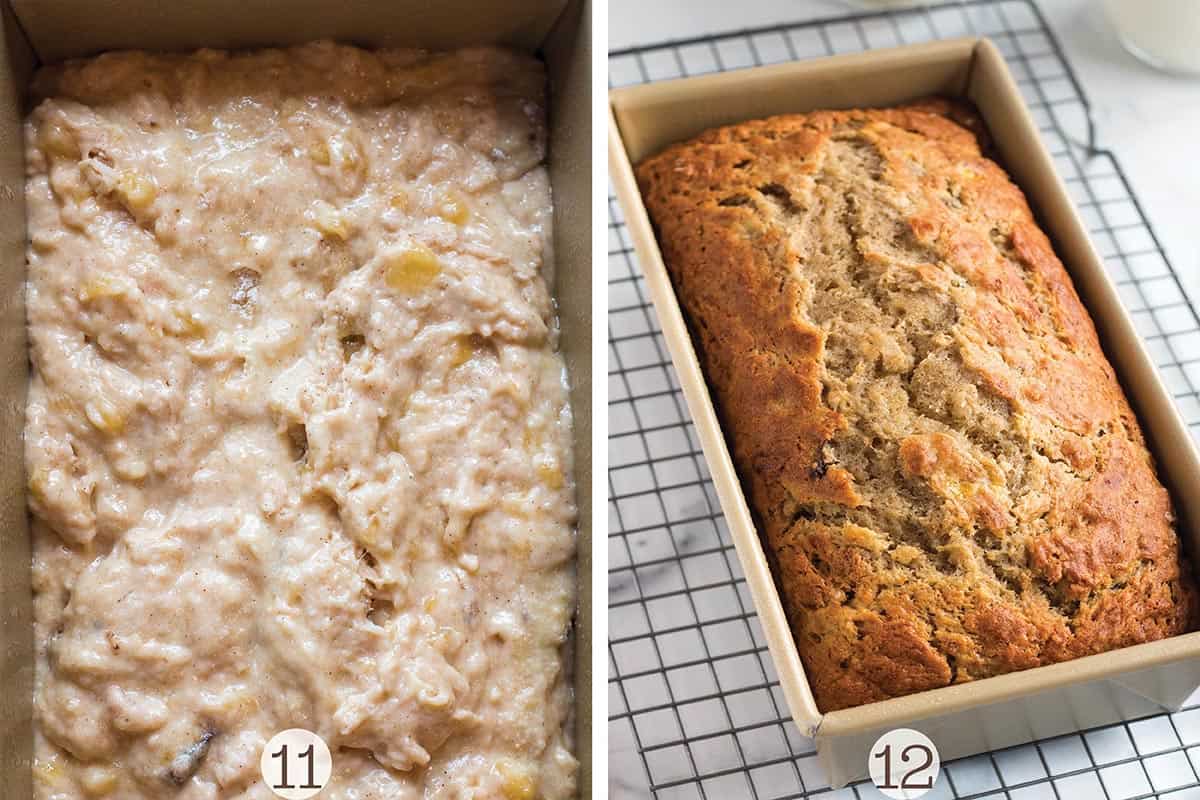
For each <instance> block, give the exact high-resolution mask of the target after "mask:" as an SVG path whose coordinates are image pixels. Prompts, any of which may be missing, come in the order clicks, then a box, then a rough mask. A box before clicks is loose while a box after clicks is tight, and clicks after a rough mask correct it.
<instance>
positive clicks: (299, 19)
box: [0, 0, 592, 800]
mask: <svg viewBox="0 0 1200 800" xmlns="http://www.w3.org/2000/svg"><path fill="white" fill-rule="evenodd" d="M280 12H281V8H280V4H279V3H277V2H273V0H204V2H187V3H161V2H157V1H156V0H106V1H105V2H101V3H97V2H86V1H85V0H0V15H2V17H0V24H2V26H3V39H2V41H0V46H2V47H3V48H4V50H3V62H2V66H3V69H0V212H2V213H0V259H2V260H3V261H2V263H3V265H4V268H3V270H2V271H0V366H2V368H3V372H2V377H0V488H2V489H3V493H2V495H0V690H2V691H0V774H2V775H3V776H4V779H3V781H0V800H29V798H30V797H31V796H32V786H31V778H32V769H31V767H32V765H31V757H32V741H33V737H32V728H31V705H32V696H33V615H32V608H31V602H30V594H31V591H30V574H29V566H30V565H29V558H30V555H29V532H28V521H27V511H26V505H25V478H24V466H23V451H22V444H21V433H22V428H23V425H24V411H25V390H26V382H27V380H28V358H27V355H26V350H25V348H26V342H25V317H24V308H23V305H22V290H23V282H24V279H25V212H24V207H23V198H24V164H23V153H22V148H21V120H22V117H23V114H24V111H25V110H26V108H25V99H24V93H25V88H26V86H27V85H28V83H29V79H30V77H31V76H32V74H33V71H34V69H36V67H37V66H38V65H39V64H40V63H49V62H54V61H58V60H61V59H65V58H72V57H78V56H88V55H94V54H96V53H100V52H103V51H106V50H120V49H149V50H192V49H195V48H199V47H218V48H249V47H263V46H283V45H291V44H300V43H302V42H305V41H311V40H313V39H319V38H332V39H336V40H339V41H343V42H347V43H351V44H357V45H360V46H364V47H385V46H408V47H425V48H430V49H447V48H453V47H461V46H467V45H477V44H503V45H507V46H511V47H516V48H519V49H522V50H525V51H528V52H533V53H537V54H539V55H540V56H541V57H542V58H543V59H544V60H545V62H546V65H547V71H548V73H549V80H550V90H549V112H550V117H549V123H550V148H549V167H550V181H551V184H552V191H553V195H554V251H555V276H556V285H555V287H554V289H555V296H556V298H557V300H558V310H559V314H560V319H561V324H562V332H563V336H562V340H561V341H562V347H563V351H564V355H565V357H566V362H567V369H568V372H569V374H570V380H571V394H570V399H571V405H572V411H573V414H574V418H575V441H574V448H575V480H576V485H577V486H578V487H579V488H578V492H577V495H578V503H579V539H578V544H579V548H578V575H579V604H578V607H577V611H576V620H575V640H574V656H573V658H574V680H575V702H576V709H575V710H576V713H575V723H576V750H577V756H578V758H579V760H580V767H581V768H580V773H579V786H580V795H581V797H583V798H588V797H590V796H591V780H592V779H591V723H592V715H591V699H592V690H591V683H592V681H591V674H592V670H591V663H592V658H591V622H590V621H591V608H592V605H591V575H592V567H591V519H592V511H591V485H592V470H591V466H592V461H591V442H592V430H591V419H592V409H591V397H592V389H591V378H592V374H591V363H592V345H591V335H592V317H591V308H592V305H591V275H592V270H591V245H592V242H591V166H590V165H591V158H590V154H591V133H590V132H591V121H592V120H591V102H590V97H591V29H590V24H591V12H590V4H589V3H588V2H587V0H515V1H510V2H503V1H502V0H484V1H483V2H479V1H478V0H441V2H438V3H429V2H424V0H346V1H345V2H338V3H328V2H324V0H295V1H294V2H290V3H288V4H287V9H286V13H280Z"/></svg>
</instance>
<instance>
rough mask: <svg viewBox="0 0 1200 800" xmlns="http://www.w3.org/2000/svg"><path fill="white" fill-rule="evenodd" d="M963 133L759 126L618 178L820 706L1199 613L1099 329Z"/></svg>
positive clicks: (1057, 656)
mask: <svg viewBox="0 0 1200 800" xmlns="http://www.w3.org/2000/svg"><path fill="white" fill-rule="evenodd" d="M973 129H974V130H980V126H979V125H978V121H977V118H976V117H974V115H973V112H972V111H971V110H970V109H967V108H965V107H963V106H960V105H958V104H952V103H950V102H946V101H940V100H933V101H928V102H923V103H919V104H915V105H912V106H907V107H901V108H890V109H877V110H858V111H834V112H824V111H823V112H816V113H811V114H801V115H789V116H780V117H773V118H770V119H765V120H757V121H753V122H746V123H743V124H740V125H733V126H730V127H726V128H720V129H717V130H712V131H708V132H707V133H704V134H703V135H701V136H699V137H697V138H696V139H693V140H692V141H689V142H685V143H682V144H677V145H674V146H672V147H670V148H668V149H667V150H666V151H665V152H663V153H661V154H659V155H657V156H654V157H652V158H649V159H647V160H646V161H644V162H642V163H641V164H640V165H639V167H638V169H637V174H638V179H639V182H640V184H641V189H642V194H643V197H644V199H645V203H646V207H647V209H648V210H649V212H650V216H651V219H652V220H653V222H654V224H655V227H656V229H657V232H658V236H659V241H660V243H661V246H662V251H663V255H664V257H665V260H666V263H667V267H668V269H669V271H670V274H671V277H672V279H673V282H674V286H675V290H676V292H677V294H678V297H679V301H680V303H681V305H682V306H683V308H684V310H685V313H686V316H687V318H688V321H689V323H690V326H691V329H692V334H693V339H694V342H695V344H696V348H697V350H698V352H699V354H700V358H701V362H702V364H703V367H704V370H705V374H706V376H707V379H708V382H709V385H710V386H711V388H712V390H713V393H714V395H715V400H716V403H717V406H718V412H719V414H720V416H721V419H722V422H723V425H724V430H725V434H726V436H727V437H728V441H729V443H730V446H731V450H732V452H733V455H734V460H735V462H736V464H737V467H738V470H739V472H740V474H741V478H742V481H743V484H744V486H745V488H746V490H747V492H748V495H749V499H750V504H751V507H752V508H753V509H754V513H755V515H756V517H757V521H758V524H759V526H760V529H761V532H762V533H763V535H764V537H765V539H766V542H767V545H768V551H769V553H770V556H771V559H772V562H773V566H774V569H775V570H776V578H777V581H778V583H779V585H780V588H781V589H782V594H783V596H784V600H785V604H786V608H787V611H788V615H789V618H790V621H791V625H792V629H793V633H794V635H795V637H796V642H797V646H798V647H799V650H800V654H801V657H802V659H803V662H804V665H805V669H806V672H807V675H808V680H809V682H810V684H811V685H812V688H813V691H814V693H815V695H816V700H817V704H818V706H819V707H820V708H821V710H823V711H833V710H836V709H839V708H845V707H848V706H854V705H859V704H862V703H868V702H873V701H876V700H883V699H886V698H889V697H896V696H898V695H904V694H909V693H911V692H917V691H921V690H924V689H932V688H935V687H939V686H945V685H947V684H952V683H961V682H964V681H970V680H974V679H978V678H983V677H987V676H992V675H997V674H1000V673H1005V672H1010V671H1013V670H1019V669H1025V668H1028V667H1033V666H1038V665H1042V664H1047V663H1051V662H1057V661H1064V660H1066V659H1071V658H1076V657H1079V656H1083V655H1088V654H1092V653H1098V652H1102V651H1107V650H1111V649H1114V648H1118V647H1123V646H1126V645H1131V644H1135V643H1139V642H1146V641H1149V640H1153V639H1160V638H1163V637H1167V636H1172V635H1175V634H1178V633H1182V632H1184V631H1186V630H1188V628H1189V626H1190V625H1191V624H1192V620H1193V618H1194V616H1195V608H1196V600H1195V598H1196V593H1195V591H1194V588H1193V583H1192V578H1191V575H1190V571H1189V568H1188V565H1187V563H1186V561H1185V559H1184V556H1183V555H1182V554H1181V550H1180V542H1179V539H1178V537H1177V536H1176V533H1175V530H1174V527H1173V525H1174V522H1173V514H1172V508H1171V500H1170V498H1169V496H1168V494H1167V492H1166V490H1165V489H1164V488H1163V486H1162V485H1161V484H1160V483H1159V481H1158V479H1157V478H1156V476H1155V472H1154V464H1153V461H1152V459H1151V456H1150V454H1149V452H1148V451H1147V449H1146V446H1145V443H1144V441H1143V439H1142V434H1141V431H1140V430H1139V429H1138V423H1137V420H1136V419H1135V418H1134V415H1133V413H1132V411H1131V410H1130V407H1129V404H1128V402H1127V401H1126V399H1125V397H1124V395H1123V394H1122V391H1121V387H1120V386H1119V385H1118V383H1117V379H1116V376H1115V374H1114V373H1113V370H1112V367H1111V366H1110V365H1109V363H1108V361H1107V360H1106V358H1105V356H1104V353H1103V352H1102V351H1101V349H1100V344H1099V341H1098V339H1097V336H1096V331H1095V328H1094V327H1093V325H1092V321H1091V319H1090V317H1089V316H1088V314H1087V312H1086V311H1085V310H1084V308H1083V306H1082V305H1081V304H1080V301H1079V298H1078V296H1077V295H1076V293H1075V290H1074V288H1073V287H1072V285H1071V280H1070V278H1069V277H1068V276H1067V273H1066V271H1065V270H1064V269H1063V266H1062V263H1061V262H1060V261H1059V260H1058V258H1057V257H1056V256H1055V254H1054V251H1053V249H1052V248H1051V245H1050V242H1049V240H1048V239H1047V238H1046V236H1045V235H1044V234H1043V233H1042V231H1041V230H1040V229H1039V228H1038V226H1037V223H1036V222H1035V221H1034V219H1033V215H1032V213H1031V212H1030V210H1029V207H1028V205H1027V204H1026V202H1025V198H1024V196H1023V195H1022V194H1021V191H1020V190H1019V189H1018V188H1017V187H1016V186H1015V185H1013V183H1012V181H1011V180H1009V178H1008V176H1007V175H1006V174H1005V172H1004V171H1003V170H1002V169H1001V168H1000V167H999V166H998V165H997V164H995V163H994V162H992V161H990V160H989V159H988V158H986V157H985V156H984V155H983V153H982V152H981V146H980V142H979V138H978V137H977V134H976V133H974V132H973Z"/></svg>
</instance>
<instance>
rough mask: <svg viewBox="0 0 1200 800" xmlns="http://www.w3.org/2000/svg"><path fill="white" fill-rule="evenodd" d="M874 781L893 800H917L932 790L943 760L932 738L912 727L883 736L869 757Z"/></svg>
mask: <svg viewBox="0 0 1200 800" xmlns="http://www.w3.org/2000/svg"><path fill="white" fill-rule="evenodd" d="M867 760H868V764H867V766H868V769H869V770H870V771H871V782H872V783H874V784H875V788H877V789H878V790H879V791H880V792H882V793H883V794H884V795H886V796H887V797H890V798H892V800H916V798H918V797H924V796H925V795H926V794H928V793H929V792H930V791H932V790H933V784H934V783H935V782H936V781H937V778H938V775H939V774H940V772H941V767H942V760H941V758H940V757H939V756H938V751H937V747H935V746H934V744H933V742H931V741H929V737H928V736H926V735H925V734H923V733H921V732H920V731H914V730H912V729H911V728H897V729H896V730H894V731H888V732H887V733H885V734H884V735H883V736H880V737H879V738H878V739H877V740H876V741H875V744H874V745H872V746H871V752H870V755H868V756H867Z"/></svg>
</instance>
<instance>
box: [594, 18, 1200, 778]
mask: <svg viewBox="0 0 1200 800" xmlns="http://www.w3.org/2000/svg"><path fill="white" fill-rule="evenodd" d="M961 35H985V36H988V37H990V38H992V39H993V41H995V43H996V44H997V45H998V46H999V47H1000V49H1001V51H1002V52H1003V53H1004V55H1005V57H1006V58H1007V60H1008V62H1009V65H1010V67H1011V68H1012V69H1013V71H1014V73H1015V75H1016V78H1017V80H1018V83H1019V85H1020V87H1021V89H1022V92H1023V93H1024V96H1025V98H1026V100H1027V101H1028V103H1029V106H1030V108H1031V110H1032V112H1033V114H1034V117H1035V119H1036V121H1037V123H1038V125H1039V128H1040V130H1041V133H1042V135H1043V137H1044V139H1045V142H1046V143H1047V145H1048V147H1049V149H1050V151H1051V152H1052V154H1053V156H1054V161H1055V164H1056V167H1057V169H1058V170H1059V172H1060V174H1061V175H1062V176H1063V178H1064V179H1065V180H1066V182H1067V185H1068V187H1069V188H1070V190H1071V193H1072V194H1073V199H1074V200H1075V202H1076V204H1077V206H1078V208H1079V209H1080V211H1081V213H1082V214H1083V216H1084V219H1085V221H1086V223H1087V224H1088V227H1089V228H1090V229H1091V234H1092V237H1093V241H1094V242H1095V244H1096V246H1097V247H1098V249H1099V250H1100V253H1101V255H1103V256H1104V258H1105V261H1106V265H1107V267H1108V269H1109V271H1110V274H1111V275H1112V276H1113V279H1114V280H1115V281H1116V283H1117V285H1118V287H1119V289H1120V292H1121V297H1122V299H1123V301H1124V302H1125V304H1126V307H1127V308H1128V309H1129V311H1130V312H1131V313H1132V314H1133V317H1134V320H1135V321H1136V323H1137V326H1138V330H1139V333H1140V334H1141V335H1142V337H1143V338H1144V340H1145V341H1146V343H1147V345H1148V347H1149V348H1150V351H1151V353H1152V355H1153V357H1154V359H1155V362H1156V363H1157V364H1158V367H1159V370H1160V372H1161V374H1162V376H1163V378H1164V380H1165V381H1166V383H1167V385H1168V386H1169V387H1170V389H1171V391H1172V393H1173V395H1174V397H1175V399H1176V402H1177V403H1178V404H1179V407H1180V409H1181V411H1182V413H1183V415H1184V418H1185V419H1186V421H1187V422H1188V425H1189V427H1190V430H1191V431H1192V432H1193V435H1195V436H1197V438H1198V439H1200V393H1198V391H1197V390H1198V387H1200V320H1198V319H1197V315H1196V311H1195V309H1194V308H1193V307H1192V306H1191V305H1190V304H1189V302H1188V300H1187V297H1186V295H1185V293H1184V291H1183V289H1182V287H1181V285H1180V282H1179V279H1178V277H1177V276H1176V274H1175V272H1174V270H1173V269H1172V267H1171V265H1170V263H1169V262H1168V260H1167V257H1166V254H1165V252H1164V251H1163V248H1162V246H1161V244H1160V243H1159V241H1158V239H1157V238H1156V237H1155V235H1154V232H1153V230H1152V229H1151V227H1150V225H1149V223H1148V222H1147V220H1146V217H1145V214H1144V213H1143V211H1142V208H1141V206H1140V205H1139V203H1138V201H1137V199H1136V198H1135V197H1134V195H1133V193H1132V191H1131V189H1130V186H1129V183H1128V181H1127V180H1126V178H1125V175H1124V174H1123V173H1122V171H1121V168H1120V166H1119V165H1118V163H1117V161H1116V159H1115V158H1114V157H1113V155H1112V153H1110V152H1107V151H1104V150H1100V149H1097V148H1096V146H1095V139H1094V135H1093V130H1092V127H1091V122H1090V115H1089V110H1088V105H1087V101H1086V99H1085V97H1084V95H1083V92H1082V91H1081V89H1080V86H1079V83H1078V81H1077V80H1076V78H1075V76H1074V74H1073V73H1072V71H1071V68H1070V66H1069V64H1068V63H1067V61H1066V59H1065V58H1064V56H1063V52H1062V49H1061V48H1060V47H1059V45H1058V43H1057V41H1056V40H1055V38H1054V35H1053V34H1052V32H1051V31H1050V29H1049V27H1048V26H1047V24H1046V21H1045V19H1044V18H1043V16H1042V14H1041V13H1040V11H1039V10H1038V8H1037V6H1036V5H1034V3H1033V2H1032V0H1000V2H985V1H982V0H981V1H978V2H961V3H952V4H947V5H938V6H929V7H919V8H909V9H903V10H892V11H881V12H876V13H864V14H857V15H854V16H848V17H841V18H837V19H827V20H819V21H814V22H804V23H800V24H795V25H782V26H777V27H771V28H764V29H758V30H749V31H738V32H735V33H729V34H722V35H718V36H712V37H705V38H700V39H690V40H681V41H676V42H669V43H664V44H659V45H651V46H647V47H639V48H635V49H628V50H621V51H615V52H613V53H611V54H610V67H609V75H610V84H611V85H612V86H622V85H627V84H633V83H645V82H649V81H654V80H661V79H666V78H673V77H680V76H687V75H694V74H699V73H702V72H714V71H720V70H727V69H736V68H739V67H745V66H753V65H757V64H765V63H771V62H777V61H785V60H796V59H802V58H809V57H815V56H823V55H829V54H834V53H842V52H853V51H858V50H864V49H868V48H874V47H887V46H892V45H897V44H903V43H911V42H920V41H929V40H933V39H943V38H950V37H954V36H961ZM608 202H609V228H608V238H609V254H608V270H609V283H608V292H609V359H610V371H609V373H608V382H609V397H610V400H609V407H608V414H609V464H610V466H609V504H608V508H609V537H608V546H609V564H610V566H609V608H610V612H609V620H610V622H609V637H610V638H609V701H610V716H609V741H610V794H611V797H612V798H613V799H614V800H622V799H623V798H629V797H645V796H648V795H653V796H654V797H656V798H660V799H662V800H667V799H668V798H669V799H670V800H675V798H704V799H706V800H733V799H734V798H754V799H755V800H760V799H761V800H766V799H767V798H809V797H820V798H822V800H842V799H843V798H860V799H865V798H876V797H882V795H881V794H880V793H879V792H878V790H876V789H874V788H873V787H871V786H869V785H858V786H852V787H847V788H844V789H841V790H836V791H835V790H832V789H830V788H829V786H828V782H827V778H826V777H825V776H824V775H823V774H822V771H821V769H820V768H819V766H818V765H817V763H816V755H815V751H814V749H813V746H812V742H811V741H810V740H809V739H807V738H805V737H804V736H802V735H801V734H800V732H799V731H798V730H797V728H796V726H795V725H794V724H793V723H792V721H791V719H790V717H789V715H788V712H787V706H786V704H785V702H784V700H783V696H782V693H781V691H780V688H779V683H778V679H777V677H776V674H775V671H774V668H773V666H772V664H771V660H770V656H769V655H768V653H767V649H766V642H765V640H764V638H763V635H762V632H761V630H760V628H759V624H758V620H757V618H756V617H755V614H754V608H753V605H752V603H751V601H750V597H749V593H748V591H747V588H746V585H745V581H744V578H743V576H742V573H741V569H740V567H739V565H738V562H737V557H736V554H735V553H734V551H733V544H732V541H731V540H730V537H729V535H728V531H727V530H726V528H725V522H724V518H723V517H722V515H721V511H720V507H719V505H718V503H717V500H716V495H715V492H714V490H713V487H712V484H711V481H710V479H709V475H708V472H707V469H706V466H705V463H704V458H703V455H702V453H701V452H700V447H699V442H698V440H697V438H696V435H695V431H694V429H693V427H692V423H691V420H690V418H689V416H688V413H687V408H686V406H685V404H684V401H683V397H682V395H681V394H680V392H679V384H678V381H677V379H676V376H675V373H674V370H673V368H672V366H671V363H670V358H669V356H668V354H667V351H666V347H665V345H664V343H663V341H662V335H661V332H660V329H659V325H658V321H657V318H656V317H655V314H654V310H653V308H652V307H651V306H650V303H649V301H648V300H647V295H646V291H645V287H644V286H643V278H642V275H641V273H640V270H639V268H638V265H637V263H636V260H635V258H634V255H633V251H632V247H631V245H630V241H629V237H628V236H627V234H626V231H625V227H624V224H623V220H622V217H621V211H620V208H619V207H618V205H617V203H616V200H615V198H613V197H612V196H611V192H610V196H609V201H608ZM1195 701H1196V705H1195V707H1192V706H1191V704H1189V707H1188V708H1186V709H1185V710H1183V711H1181V712H1179V713H1176V714H1156V713H1153V709H1152V708H1150V707H1147V709H1146V712H1145V713H1146V716H1145V717H1144V718H1142V719H1139V720H1137V721H1134V722H1130V723H1125V724H1121V725H1115V726H1110V727H1107V728H1101V729H1094V730H1088V731H1083V732H1081V733H1077V734H1071V735H1069V736H1064V737H1059V738H1056V739H1051V740H1046V741H1042V742H1037V743H1034V744H1030V745H1024V746H1022V747H1017V748H1010V749H1008V750H1002V751H997V752H994V753H989V754H983V755H979V756H975V757H972V758H968V759H963V760H960V761H957V762H953V763H951V764H949V765H945V766H944V767H943V772H942V775H943V777H942V779H941V780H939V782H938V785H937V787H936V788H935V790H934V792H933V793H931V794H930V795H927V797H929V798H930V800H939V799H944V798H960V799H961V800H967V798H971V799H973V800H999V798H1006V799H1007V800H1039V799H1040V798H1057V799H1058V800H1091V798H1101V797H1103V798H1106V799H1107V800H1136V799H1137V798H1149V797H1162V798H1171V799H1172V800H1198V799H1200V771H1198V770H1200V696H1198V697H1197V698H1195Z"/></svg>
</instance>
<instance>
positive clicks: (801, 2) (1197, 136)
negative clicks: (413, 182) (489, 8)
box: [609, 0, 1200, 304]
mask: <svg viewBox="0 0 1200 800" xmlns="http://www.w3.org/2000/svg"><path fill="white" fill-rule="evenodd" d="M1038 5H1039V6H1040V7H1041V9H1042V11H1043V13H1044V14H1045V15H1046V17H1047V19H1048V20H1049V21H1050V25H1051V27H1052V28H1053V29H1054V32H1055V34H1056V35H1057V36H1058V38H1059V41H1060V42H1061V43H1062V45H1063V48H1064V50H1065V51H1066V55H1067V59H1068V60H1069V61H1070V63H1071V66H1072V67H1073V68H1074V69H1075V72H1076V74H1077V75H1078V77H1079V80H1080V82H1081V83H1082V84H1083V89H1084V91H1085V92H1086V94H1087V96H1088V98H1089V99H1090V101H1091V104H1092V111H1093V117H1094V119H1095V122H1096V127H1097V139H1098V144H1099V145H1100V146H1102V147H1108V148H1111V149H1112V150H1113V151H1114V152H1115V153H1116V155H1117V158H1118V159H1119V160H1120V163H1121V166H1122V167H1123V168H1124V170H1125V172H1126V174H1127V176H1128V178H1129V181H1130V183H1131V184H1132V185H1133V190H1134V193H1135V194H1136V195H1137V197H1138V199H1139V200H1141V202H1142V205H1143V207H1144V208H1145V211H1146V215H1147V217H1148V218H1149V220H1150V223H1151V225H1152V226H1153V228H1154V230H1155V232H1156V233H1157V234H1158V237H1159V239H1160V240H1161V241H1162V244H1163V246H1164V247H1165V248H1166V251H1167V256H1168V257H1169V258H1170V259H1171V263H1172V264H1173V265H1174V266H1175V269H1176V271H1177V273H1178V274H1179V277H1180V280H1181V281H1182V282H1183V283H1184V285H1185V288H1186V289H1187V291H1188V292H1189V294H1190V295H1191V297H1192V302H1193V303H1194V304H1195V303H1200V153H1198V152H1197V150H1196V143H1197V142H1198V141H1200V79H1197V78H1185V77H1179V76H1174V75H1168V74H1165V73H1162V72H1158V71H1156V70H1154V69H1152V68H1150V67H1147V66H1145V65H1143V64H1142V63H1141V62H1139V61H1138V60H1136V59H1135V58H1133V57H1132V56H1130V55H1128V54H1127V53H1126V52H1125V51H1124V50H1123V49H1122V48H1121V46H1120V44H1119V43H1118V42H1117V40H1116V37H1115V36H1114V34H1113V33H1112V31H1111V29H1110V27H1109V25H1108V21H1107V19H1106V18H1105V16H1104V12H1103V9H1102V7H1101V3H1100V2H1099V0H1039V2H1038ZM881 7H884V4H883V3H880V2H852V1H849V0H736V2H726V1H725V0H651V1H650V2H647V1H646V0H610V3H609V44H610V48H613V49H615V48H621V47H628V46H632V45H638V44H649V43H654V42H661V41H665V40H668V39H679V38H686V37H690V36H699V35H703V34H706V33H715V32H719V31H729V30H736V29H739V28H747V27H756V26H762V25H772V24H779V23H783V22H795V21H800V20H804V19H813V18H818V17H829V16H837V15H838V14H845V13H848V12H851V11H862V10H865V9H866V10H869V9H873V8H881Z"/></svg>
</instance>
